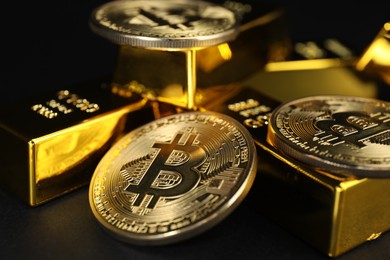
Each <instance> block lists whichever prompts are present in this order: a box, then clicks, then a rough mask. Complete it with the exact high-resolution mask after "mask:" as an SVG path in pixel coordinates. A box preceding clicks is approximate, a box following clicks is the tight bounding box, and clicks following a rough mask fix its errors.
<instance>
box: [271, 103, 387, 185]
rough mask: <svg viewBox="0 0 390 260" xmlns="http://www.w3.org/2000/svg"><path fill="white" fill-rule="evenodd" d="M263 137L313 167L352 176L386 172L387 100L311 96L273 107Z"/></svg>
mask: <svg viewBox="0 0 390 260" xmlns="http://www.w3.org/2000/svg"><path fill="white" fill-rule="evenodd" d="M267 141H268V142H269V143H271V144H272V145H273V146H275V147H276V148H277V149H279V150H280V151H282V152H284V153H286V154H288V155H289V156H291V157H293V158H295V159H298V160H300V161H301V162H303V163H306V164H308V165H311V166H313V167H315V168H319V169H323V170H327V171H332V172H339V173H342V174H347V175H353V176H358V177H372V178H376V177H378V178H380V177H390V103H388V102H385V101H381V100H378V99H370V98H361V97H352V96H313V97H306V98H301V99H296V100H293V101H291V102H288V103H285V104H282V105H281V106H279V107H278V108H276V109H275V110H274V112H273V114H272V116H271V119H270V124H269V129H268V134H267Z"/></svg>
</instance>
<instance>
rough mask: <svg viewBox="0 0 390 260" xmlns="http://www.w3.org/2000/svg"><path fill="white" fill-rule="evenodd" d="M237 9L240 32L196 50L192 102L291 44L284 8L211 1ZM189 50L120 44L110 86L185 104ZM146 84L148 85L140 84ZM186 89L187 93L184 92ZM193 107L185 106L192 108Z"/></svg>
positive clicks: (279, 54) (259, 66) (285, 51)
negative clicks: (232, 36)
mask: <svg viewBox="0 0 390 260" xmlns="http://www.w3.org/2000/svg"><path fill="white" fill-rule="evenodd" d="M213 2H217V3H218V4H221V5H224V6H225V7H227V8H229V9H231V10H233V11H234V12H236V14H237V16H238V17H239V19H240V21H241V26H240V33H239V35H238V36H237V37H236V38H235V39H234V40H233V41H230V42H226V43H222V44H219V45H217V46H212V47H207V48H199V49H196V52H194V53H196V55H195V56H196V57H194V58H193V59H191V61H192V62H193V64H192V65H191V66H195V67H196V90H197V91H196V93H195V97H194V101H195V103H196V104H198V103H200V102H204V99H205V98H208V96H207V95H204V94H203V93H204V92H205V90H206V89H208V88H210V87H214V86H219V85H225V84H230V83H233V82H238V81H240V80H242V79H244V78H245V77H248V76H249V75H250V74H252V73H254V72H256V71H258V70H260V69H262V68H264V66H265V64H267V63H268V62H271V61H281V60H285V59H286V58H287V57H288V55H289V53H290V51H291V46H290V45H291V43H290V38H289V35H288V29H287V26H286V24H285V15H284V10H283V9H282V8H281V7H279V6H277V5H272V4H265V3H261V2H257V1H252V2H251V1H213ZM188 51H189V50H174V51H168V50H156V49H147V48H137V47H133V46H129V45H120V46H119V50H118V56H117V62H116V68H115V71H114V75H113V84H112V87H113V90H114V91H118V90H120V91H126V90H128V91H130V92H131V91H133V92H136V93H138V94H140V95H142V96H145V97H148V98H149V99H151V100H153V99H154V100H158V101H162V102H168V103H171V104H174V105H177V106H181V107H187V108H188V107H189V106H187V100H191V98H190V97H188V95H190V94H191V91H190V90H188V89H187V85H189V83H188V82H192V81H193V80H191V78H190V77H191V75H189V74H188V73H187V70H186V68H187V67H188V66H189V65H188V63H187V61H188ZM145 86H147V87H145ZM188 91H189V92H188ZM191 107H192V106H190V108H191Z"/></svg>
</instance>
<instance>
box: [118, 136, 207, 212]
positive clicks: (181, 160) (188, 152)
mask: <svg viewBox="0 0 390 260" xmlns="http://www.w3.org/2000/svg"><path fill="white" fill-rule="evenodd" d="M182 136H183V134H178V135H176V136H175V138H174V140H173V141H172V142H169V143H154V145H153V148H157V149H159V151H158V153H157V154H156V156H155V157H154V160H153V163H152V164H151V165H150V168H149V169H148V171H147V172H145V174H144V176H143V178H142V180H141V182H140V183H139V184H136V185H133V184H131V183H130V184H129V186H127V187H126V188H125V191H127V192H133V193H139V192H142V191H146V192H144V193H139V195H138V196H137V199H136V200H135V201H134V203H133V205H135V206H140V205H141V204H142V205H145V206H147V207H149V208H154V206H155V205H156V203H157V201H158V199H159V198H160V197H162V196H163V197H174V196H178V195H181V194H184V193H186V192H188V191H190V190H191V189H193V188H194V187H195V186H196V184H197V183H198V181H199V179H200V176H199V174H197V173H196V172H195V171H194V168H195V166H197V165H200V163H201V162H202V161H203V160H204V159H205V153H204V151H203V149H202V148H200V147H198V146H196V145H194V142H195V138H196V136H197V135H195V134H191V135H190V136H189V138H188V139H187V140H186V141H185V143H183V144H181V143H179V141H180V139H181V138H182ZM137 161H139V159H138V160H137ZM140 163H142V161H141V162H140ZM130 165H134V163H130ZM123 171H126V168H125V169H121V172H123ZM182 173H185V174H182ZM146 198H148V199H149V201H148V202H146V201H145V199H146Z"/></svg>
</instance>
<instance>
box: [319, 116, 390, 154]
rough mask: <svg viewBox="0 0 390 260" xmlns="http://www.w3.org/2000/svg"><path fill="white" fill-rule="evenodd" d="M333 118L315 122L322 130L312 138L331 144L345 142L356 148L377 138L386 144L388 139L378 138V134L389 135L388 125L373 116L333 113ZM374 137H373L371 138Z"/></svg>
mask: <svg viewBox="0 0 390 260" xmlns="http://www.w3.org/2000/svg"><path fill="white" fill-rule="evenodd" d="M332 118H333V119H329V120H320V121H318V122H315V126H316V127H317V128H318V129H320V130H322V131H320V132H319V133H317V134H315V138H314V139H313V140H318V142H319V143H320V144H321V143H325V142H327V143H329V144H331V145H339V144H343V143H345V142H347V143H348V144H350V145H355V146H356V147H358V148H363V147H366V146H367V142H366V141H367V140H372V139H377V140H378V143H380V144H383V145H388V144H389V141H390V139H389V138H383V139H382V140H380V139H378V138H377V137H378V134H379V135H382V134H381V133H384V134H385V135H389V132H388V130H389V126H388V125H387V124H384V123H381V121H380V120H379V121H376V120H375V117H370V116H368V115H366V114H364V113H356V112H354V113H352V112H347V113H335V114H334V115H333V116H332ZM373 137H375V138H373Z"/></svg>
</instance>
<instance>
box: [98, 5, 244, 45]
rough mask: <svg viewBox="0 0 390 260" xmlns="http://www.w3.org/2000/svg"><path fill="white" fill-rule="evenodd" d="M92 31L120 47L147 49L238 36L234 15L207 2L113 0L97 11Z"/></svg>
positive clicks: (237, 26) (221, 41)
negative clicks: (124, 45) (129, 46)
mask: <svg viewBox="0 0 390 260" xmlns="http://www.w3.org/2000/svg"><path fill="white" fill-rule="evenodd" d="M90 27H91V29H92V30H93V31H94V32H95V33H97V34H99V35H100V36H102V37H105V38H107V39H109V40H111V41H113V42H115V43H118V44H128V45H131V46H136V47H146V48H173V49H174V48H179V49H182V48H196V47H206V46H212V45H217V44H220V43H224V42H226V41H229V40H232V39H233V38H235V37H236V35H237V34H238V30H239V29H238V28H239V24H238V22H237V20H236V17H235V14H234V12H232V11H230V10H229V9H227V8H225V7H223V6H220V5H217V4H213V3H209V2H204V1H189V0H172V1H153V0H147V1H134V0H131V1H125V0H122V1H111V2H108V3H106V4H103V5H102V6H100V7H98V8H96V9H95V10H94V11H93V12H92V14H91V19H90Z"/></svg>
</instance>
